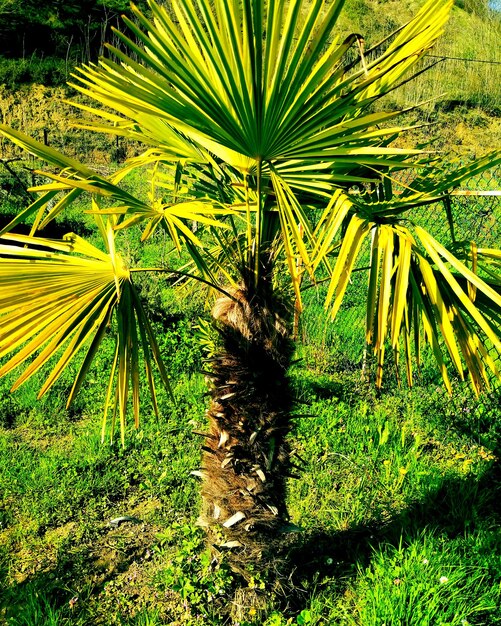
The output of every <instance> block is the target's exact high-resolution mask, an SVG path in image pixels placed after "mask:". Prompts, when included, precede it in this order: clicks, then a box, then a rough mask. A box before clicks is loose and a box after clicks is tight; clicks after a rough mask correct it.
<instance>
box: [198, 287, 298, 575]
mask: <svg viewBox="0 0 501 626" xmlns="http://www.w3.org/2000/svg"><path fill="white" fill-rule="evenodd" d="M232 295H233V298H234V299H231V298H227V297H224V298H220V299H219V300H218V301H217V303H216V305H215V307H214V310H213V316H214V318H215V320H216V323H217V326H218V329H219V331H220V333H221V336H222V346H221V348H220V352H219V354H218V355H216V356H215V357H214V358H213V359H211V360H210V364H209V367H210V372H209V373H208V375H209V379H210V395H211V404H210V408H209V409H208V412H207V413H208V419H209V432H208V433H207V434H206V437H205V442H204V443H205V445H204V452H203V460H202V477H203V485H202V500H203V505H202V514H201V518H200V523H201V524H202V525H204V526H205V527H206V528H207V531H208V535H209V541H210V543H211V545H212V546H213V547H214V548H215V550H216V551H224V552H227V556H226V558H227V560H228V562H229V564H230V566H231V567H232V568H233V569H234V570H236V571H239V572H240V573H241V574H243V575H244V576H246V575H247V573H248V565H249V564H250V563H252V564H253V571H254V572H255V571H256V569H266V568H268V566H269V565H270V563H271V562H272V561H273V560H274V558H275V557H276V550H277V547H278V544H279V543H281V541H282V539H283V537H281V533H282V531H283V530H284V528H285V527H286V526H287V520H288V515H287V510H286V506H285V483H286V478H287V476H288V475H289V474H290V473H291V467H292V465H291V459H290V449H289V444H288V443H287V440H286V435H287V433H288V431H289V428H290V426H289V423H290V422H289V416H290V408H291V394H290V388H289V382H288V380H287V377H286V371H287V367H288V365H289V360H290V355H291V342H290V340H289V337H288V332H287V330H286V326H285V324H284V322H283V318H282V317H281V316H280V315H279V314H277V312H276V311H277V310H278V307H277V303H276V302H274V301H270V298H266V299H264V298H262V299H259V298H258V297H256V296H255V297H254V298H253V299H252V300H251V299H250V298H249V296H248V293H247V292H246V291H245V290H244V289H241V290H239V291H236V292H234V293H233V294H232Z"/></svg>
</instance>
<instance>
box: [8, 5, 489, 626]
mask: <svg viewBox="0 0 501 626" xmlns="http://www.w3.org/2000/svg"><path fill="white" fill-rule="evenodd" d="M451 4H452V2H450V1H449V0H438V2H437V1H435V0H433V1H429V2H427V3H426V4H425V5H424V6H423V7H422V8H421V10H420V11H419V12H418V14H417V15H416V17H415V18H414V19H412V20H411V21H410V22H409V23H408V24H407V25H405V26H404V27H403V28H402V29H400V30H399V31H397V32H396V33H395V34H394V35H393V36H392V37H389V38H388V39H387V40H385V42H383V43H382V44H381V45H379V46H377V47H376V48H374V49H372V50H370V51H365V52H364V51H363V47H362V46H361V40H360V36H359V35H357V34H353V35H350V36H349V37H347V38H345V39H343V40H341V39H340V38H339V36H337V35H336V25H337V21H338V17H339V15H340V12H341V10H342V7H343V1H342V0H335V1H334V2H325V1H324V0H314V1H313V2H311V3H310V2H306V1H303V0H293V1H292V2H289V3H286V2H285V1H284V0H266V1H265V0H259V1H258V2H254V1H251V0H242V1H238V0H234V1H231V2H227V1H226V0H216V1H214V2H209V1H208V0H207V1H206V0H197V1H196V2H194V1H193V0H177V1H176V2H173V3H172V5H171V6H169V8H166V7H163V6H161V5H159V4H157V3H156V2H155V1H154V0H151V1H150V3H149V6H150V9H151V15H152V17H151V18H147V17H146V16H145V15H144V14H143V13H141V12H140V11H139V10H138V9H137V8H134V7H133V11H134V15H135V21H132V20H130V19H128V18H125V23H126V26H127V27H128V29H129V32H130V33H131V36H129V35H126V34H124V33H120V32H117V33H116V34H117V37H118V38H119V39H120V41H121V43H122V44H123V46H122V47H120V48H118V47H113V46H111V47H110V52H111V58H103V59H101V61H100V62H99V63H98V64H96V65H94V64H91V65H88V66H83V67H81V68H79V69H78V70H77V72H76V74H75V76H74V80H73V83H72V85H73V87H74V88H75V89H77V90H78V91H80V92H81V93H82V94H85V95H86V96H89V97H90V98H91V99H93V100H94V101H95V103H96V104H95V105H94V106H90V105H87V104H81V103H79V104H77V105H76V106H78V107H79V109H80V110H81V111H83V112H84V113H91V114H92V115H93V116H97V118H99V119H100V120H101V121H92V120H89V121H85V120H84V121H82V122H80V123H79V126H80V127H82V128H86V129H89V130H92V131H97V132H100V133H111V134H114V135H117V136H124V137H128V138H130V139H133V140H135V141H138V142H140V143H141V144H143V145H144V146H145V151H144V152H143V153H142V154H141V155H140V156H138V157H135V158H132V159H130V160H129V161H128V162H127V163H125V164H124V165H123V166H122V167H120V168H119V169H118V170H117V171H116V172H115V173H114V174H113V175H111V176H109V177H105V176H102V175H100V174H99V173H97V172H95V171H93V170H92V169H90V168H89V167H87V166H84V165H82V164H81V163H79V162H78V161H76V160H75V159H70V158H68V157H66V156H64V155H63V154H61V153H59V152H58V151H56V150H54V149H52V148H50V147H47V146H45V145H42V144H40V143H39V142H37V141H35V140H33V139H31V138H29V137H27V136H25V135H23V134H22V133H20V132H18V131H16V130H13V129H11V128H8V127H6V126H0V132H1V133H2V134H3V135H4V136H6V137H9V138H10V139H11V140H12V141H14V142H15V143H16V144H18V145H20V146H21V147H23V148H24V149H26V150H27V151H29V152H31V153H32V154H33V155H35V156H36V157H37V158H39V159H41V160H43V161H44V162H45V163H47V164H48V167H47V168H46V169H44V170H43V175H44V176H45V177H46V178H47V179H49V181H50V182H48V183H44V184H42V185H39V186H37V187H36V188H34V189H33V191H34V192H35V193H37V194H38V197H37V199H36V200H35V201H34V202H33V203H32V204H31V205H30V206H28V207H27V208H26V209H24V210H23V211H21V212H20V214H19V215H18V216H16V217H15V219H13V220H12V221H11V222H10V223H9V224H8V225H7V226H5V227H4V228H3V229H2V232H1V234H2V237H3V239H2V241H3V243H2V244H1V245H0V254H1V255H2V258H1V260H0V312H2V316H1V317H0V339H1V344H2V348H1V352H0V354H1V355H2V356H8V355H9V360H8V361H7V362H6V363H5V364H4V365H3V367H2V368H1V369H0V374H4V373H7V372H9V371H11V370H12V369H13V368H15V367H17V366H18V365H21V364H23V363H25V362H26V363H27V362H28V361H29V360H30V359H31V358H33V359H34V360H32V361H31V362H30V363H29V364H28V365H27V369H25V371H24V372H23V373H22V374H21V375H20V377H19V378H18V380H17V382H16V383H15V386H16V387H17V386H18V385H20V384H22V383H23V382H24V381H25V380H26V379H27V378H29V376H30V375H31V374H33V373H34V372H36V371H37V370H38V369H39V368H41V367H42V365H44V364H46V363H48V362H49V361H50V359H52V358H53V357H56V355H58V354H59V351H60V350H63V353H62V355H61V356H60V357H59V360H58V361H57V363H56V365H55V366H54V367H53V369H52V371H51V373H50V374H49V377H48V379H47V381H46V383H45V384H44V385H43V387H42V389H41V394H43V393H45V392H46V391H47V390H48V389H49V388H50V387H51V385H52V384H53V383H54V382H55V381H56V380H57V378H58V377H59V376H60V375H61V373H62V372H63V371H64V369H65V368H66V367H67V366H68V365H69V364H70V362H71V361H72V360H73V359H74V358H75V356H76V355H77V353H78V352H79V351H80V350H82V352H83V353H84V355H85V356H84V357H83V361H82V364H81V366H80V369H79V372H78V374H77V377H76V380H75V384H74V386H73V388H72V390H71V393H70V399H69V400H70V401H71V400H72V399H73V398H74V396H75V395H76V393H77V391H78V389H79V388H80V387H81V384H82V381H83V379H84V375H85V373H86V371H87V369H88V367H89V365H90V362H91V361H92V359H93V358H94V356H95V354H96V352H97V349H98V347H99V345H100V343H101V341H102V339H103V337H104V336H105V335H106V334H107V333H108V332H111V331H112V332H114V334H115V336H116V351H115V356H114V359H113V363H112V366H111V374H110V377H109V383H108V389H107V394H106V402H105V416H106V415H107V412H108V409H109V407H110V406H111V411H112V422H113V423H114V422H115V418H116V416H118V418H119V421H120V426H121V431H122V438H123V437H124V435H123V433H124V429H125V423H126V416H127V406H128V404H129V403H130V398H129V396H130V395H132V401H131V403H132V407H133V415H134V420H135V423H136V425H137V423H138V420H139V406H140V403H139V398H140V376H139V371H140V370H139V361H140V357H141V353H142V356H143V357H144V359H143V360H144V363H145V367H146V378H147V387H148V388H149V391H150V395H151V398H152V405H153V408H154V410H155V412H157V413H158V407H157V400H156V397H157V396H156V387H155V376H156V374H155V372H154V370H153V363H155V364H156V366H157V371H158V375H159V377H160V379H161V381H162V383H163V384H164V385H165V386H166V387H167V388H168V387H169V382H168V376H167V369H166V366H165V365H164V363H163V360H162V356H161V354H160V349H159V342H158V340H157V338H156V336H155V333H154V332H153V330H152V326H151V324H150V322H149V321H148V317H147V312H146V310H145V307H144V305H143V302H142V300H141V298H140V296H139V294H138V291H137V289H136V286H135V281H136V278H135V277H136V275H137V274H139V273H141V272H143V273H144V272H146V273H155V274H158V273H161V274H162V275H164V276H165V277H166V278H167V279H168V280H169V281H170V282H171V283H175V284H178V285H179V284H180V283H181V284H183V287H184V286H185V283H187V282H191V283H194V284H197V285H199V286H200V288H202V289H204V290H206V289H207V290H208V293H209V294H211V295H210V297H211V298H212V299H213V300H212V302H213V308H212V317H213V324H214V327H215V328H216V329H217V332H218V335H219V345H218V346H217V350H216V353H215V354H214V355H213V356H212V358H210V359H209V360H208V361H207V367H206V374H207V377H208V379H209V381H210V385H209V387H210V388H209V393H210V396H211V404H210V407H209V409H208V412H207V414H208V419H209V428H208V431H207V432H205V433H201V434H202V436H203V438H204V446H203V450H204V454H203V459H202V468H201V469H200V470H198V471H196V472H194V473H195V474H196V475H198V476H200V477H201V479H202V495H203V505H202V515H201V519H200V523H201V524H202V525H204V526H205V527H206V529H207V531H208V533H209V538H210V542H211V544H213V545H216V546H218V549H220V550H223V551H227V552H228V558H229V559H230V561H231V564H232V567H233V568H234V570H235V571H238V572H240V573H241V574H243V575H244V576H246V577H247V578H248V577H249V563H250V562H251V563H252V562H253V563H260V564H261V566H262V567H266V566H267V564H268V563H269V562H270V560H275V559H276V557H277V550H278V547H279V545H280V544H281V542H282V537H283V534H282V533H283V532H284V531H287V530H290V528H291V527H290V526H289V525H288V523H287V522H288V514H287V508H286V503H285V492H286V479H287V477H288V476H291V475H292V476H294V475H296V472H297V469H299V468H298V467H297V466H300V460H298V459H297V458H296V457H295V456H294V454H293V452H292V450H291V447H290V443H289V440H288V439H287V435H288V433H289V431H290V428H291V420H290V415H291V409H292V404H293V399H292V394H291V391H290V386H289V382H288V378H287V369H288V366H289V364H290V361H291V357H292V352H293V343H292V340H291V339H292V329H293V323H294V317H295V314H296V315H299V313H300V312H301V310H302V307H303V299H302V291H303V288H305V287H307V286H310V285H314V284H318V283H320V282H321V281H322V282H325V284H326V285H327V292H326V297H325V302H324V306H325V311H326V314H327V316H328V317H329V318H330V319H332V320H334V319H335V317H336V315H337V313H338V311H339V309H340V307H341V305H342V302H343V298H344V296H345V293H346V289H347V286H348V283H349V281H350V279H351V277H352V276H353V273H354V272H355V271H358V270H360V271H365V272H366V275H367V280H368V288H367V307H366V339H367V343H368V344H369V345H370V346H371V348H372V350H373V351H374V355H375V360H376V364H377V372H376V384H377V385H378V386H381V384H382V376H383V367H384V365H385V360H386V353H387V352H388V351H389V352H392V353H393V354H394V357H395V361H396V363H397V367H398V366H399V363H400V361H403V364H404V367H405V371H406V375H407V379H408V381H409V383H410V384H412V380H413V367H414V365H415V362H416V361H417V364H418V366H419V364H420V363H421V348H422V344H423V342H424V343H427V344H429V345H430V346H431V350H432V353H433V355H434V358H435V361H436V364H437V366H438V370H439V371H440V374H441V376H442V378H443V380H444V383H445V386H446V388H447V389H448V391H449V392H452V384H451V382H450V379H449V374H448V367H449V365H448V360H449V361H450V363H451V364H452V367H453V368H454V369H455V370H456V371H457V373H458V376H459V377H460V378H463V377H464V374H465V371H467V372H468V375H469V378H470V382H471V384H472V386H473V388H474V390H475V392H476V393H480V391H481V390H482V389H483V388H485V387H487V388H488V387H489V385H490V379H491V377H492V376H499V372H498V369H497V367H496V364H495V361H494V359H493V357H492V356H491V351H492V350H494V351H497V352H499V351H500V350H501V341H500V331H499V321H500V314H499V311H500V305H501V296H500V294H499V286H500V284H501V282H500V277H499V276H500V273H499V269H500V262H501V252H500V251H499V250H494V249H483V248H480V247H478V246H477V245H476V244H470V245H468V246H464V247H462V248H459V247H456V249H455V250H454V252H452V251H451V250H450V249H448V248H446V247H445V246H444V245H442V244H441V243H440V242H438V241H437V240H436V239H435V238H434V237H432V236H431V235H430V234H429V233H428V232H426V231H425V230H424V229H423V228H422V227H420V226H418V225H416V224H414V223H413V219H412V215H413V213H412V212H413V210H415V209H417V208H418V207H432V206H433V204H435V203H437V202H447V201H448V199H449V197H450V195H451V193H454V189H456V188H457V187H458V186H459V185H460V184H461V182H462V181H463V180H465V179H466V178H468V177H470V176H472V175H474V174H477V173H479V172H481V171H482V170H484V169H486V168H488V167H490V166H492V165H493V164H496V163H499V162H501V153H500V152H499V151H497V152H492V153H491V154H489V155H487V156H486V157H483V158H480V159H478V160H477V161H476V162H473V163H471V164H469V165H467V166H464V167H459V168H456V169H453V170H449V169H448V168H447V167H446V165H444V164H443V163H442V162H441V161H440V159H439V157H438V156H437V155H435V154H433V153H429V152H426V151H424V150H422V149H419V148H417V149H410V148H404V147H396V146H395V143H394V140H395V139H396V138H398V137H399V136H400V135H402V134H403V133H404V132H405V131H406V130H407V127H401V126H395V125H394V122H393V120H394V119H395V118H396V117H397V115H398V114H399V113H400V111H387V112H374V108H373V104H374V103H375V102H376V101H377V100H379V99H380V98H382V97H383V96H384V95H386V94H387V93H389V92H390V91H392V90H393V89H395V88H397V87H398V86H399V85H400V84H402V83H403V82H404V81H405V80H407V79H408V77H409V73H410V71H411V70H412V68H413V66H414V64H415V63H416V61H417V60H418V59H419V58H421V57H422V56H423V55H424V54H425V53H426V52H427V51H428V50H429V49H430V47H431V46H432V45H433V44H434V42H435V40H436V39H437V37H438V36H439V35H440V33H441V32H442V30H443V27H444V24H445V22H446V20H447V16H448V13H449V10H450V8H451ZM136 42H139V43H136ZM124 50H127V51H128V52H125V51H124ZM354 53H355V59H356V60H355V61H354V60H353V54H354ZM132 172H136V174H137V173H138V172H142V173H143V175H144V176H146V177H147V178H148V185H147V186H146V188H145V189H144V190H143V193H142V194H136V195H135V194H134V193H132V192H131V191H129V190H128V189H127V186H126V179H127V176H129V175H130V174H131V173H132ZM404 173H405V174H406V176H405V177H403V174H404ZM85 196H87V197H90V200H89V207H88V212H89V213H90V214H91V215H93V216H94V218H95V221H96V225H97V227H98V230H99V232H100V234H101V237H102V241H103V246H102V247H103V249H98V248H97V247H95V246H91V245H90V244H89V243H87V242H85V241H84V240H83V239H81V238H79V237H77V236H75V235H72V234H69V235H67V236H66V237H65V238H64V239H63V241H53V240H48V239H44V238H40V237H39V236H37V234H36V232H37V230H38V229H39V228H43V227H44V226H45V225H46V224H48V223H49V222H50V221H51V220H52V219H54V218H55V217H56V216H58V215H59V213H60V212H61V211H63V210H65V209H66V208H67V207H68V206H69V205H71V204H72V203H73V202H74V201H76V200H77V199H79V201H81V199H82V198H83V197H85ZM28 218H32V219H33V220H34V221H33V226H32V231H31V234H30V235H29V236H20V235H15V234H12V230H13V229H14V228H15V227H16V226H17V225H18V224H19V223H21V222H22V221H23V220H26V219H28ZM137 226H139V227H140V228H141V229H142V237H141V238H142V241H147V240H148V239H149V238H150V237H152V236H153V234H154V233H155V232H156V231H157V230H159V229H162V230H163V231H164V232H165V235H166V238H168V240H169V241H170V242H171V244H170V245H172V249H173V251H174V252H175V253H177V254H178V255H179V254H181V253H184V254H187V255H188V258H189V261H188V262H187V263H184V264H183V263H181V264H180V263H179V262H177V261H176V260H175V259H174V260H171V258H170V257H166V258H163V259H162V261H159V263H158V264H157V265H155V266H151V267H144V266H141V265H140V264H138V265H137V266H134V265H132V266H129V265H127V264H126V263H125V262H124V260H123V257H122V256H121V255H120V253H119V252H118V249H119V247H120V241H121V238H122V237H124V236H125V233H126V231H127V230H128V229H130V228H132V227H137ZM364 247H368V248H369V258H370V264H369V266H368V268H367V267H365V268H364V267H362V268H359V267H357V263H358V260H359V259H360V256H361V251H362V250H363V249H364ZM14 285H15V288H16V296H15V298H14V300H13V299H12V289H13V287H14ZM214 294H216V299H215V302H214ZM113 320H115V321H114V322H113ZM206 343H207V341H206ZM413 345H414V356H413V354H412V346H413ZM402 355H403V357H402ZM166 356H167V358H168V357H169V355H166ZM414 357H415V358H414ZM56 358H57V357H56ZM382 437H383V435H382V434H381V438H382ZM381 445H382V444H381ZM188 582H189V581H188ZM187 584H188V583H187ZM190 584H191V583H190ZM305 619H306V618H305Z"/></svg>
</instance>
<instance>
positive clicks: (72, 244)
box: [0, 223, 169, 436]
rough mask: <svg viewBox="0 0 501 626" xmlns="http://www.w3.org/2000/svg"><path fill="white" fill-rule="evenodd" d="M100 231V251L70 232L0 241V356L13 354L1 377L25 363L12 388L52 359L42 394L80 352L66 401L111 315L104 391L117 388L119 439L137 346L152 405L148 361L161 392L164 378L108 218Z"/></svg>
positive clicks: (135, 386)
mask: <svg viewBox="0 0 501 626" xmlns="http://www.w3.org/2000/svg"><path fill="white" fill-rule="evenodd" d="M106 234H107V237H106V246H107V252H106V253H104V252H102V251H100V250H99V249H98V248H96V247H94V246H92V245H91V244H89V243H88V242H86V241H84V240H83V239H81V238H80V237H78V236H77V235H75V234H72V233H71V234H69V235H66V236H65V237H64V239H63V240H62V241H55V240H51V239H44V238H40V237H30V236H24V235H10V234H9V235H4V236H3V237H2V238H1V239H0V242H1V243H0V310H1V312H2V315H1V317H0V346H1V349H0V358H2V357H7V356H9V355H12V356H10V358H9V359H8V360H7V361H6V362H5V363H4V364H3V366H2V367H1V368H0V376H2V375H4V374H7V373H8V372H10V371H12V370H14V369H15V368H16V367H18V366H20V365H22V364H25V366H26V367H25V369H24V371H23V372H22V373H21V375H20V376H19V377H18V378H17V380H16V382H15V383H14V385H13V389H16V388H17V387H19V385H21V384H22V383H24V382H25V381H26V380H28V378H30V376H32V375H33V374H35V373H36V372H37V371H39V370H40V368H42V367H43V366H44V365H46V364H47V362H48V361H49V360H51V359H53V358H57V361H56V363H55V365H51V371H50V374H49V375H48V377H47V379H46V381H45V383H44V384H43V385H42V387H41V389H40V392H39V397H41V396H43V395H44V394H45V393H46V392H47V391H48V390H49V389H50V388H51V387H52V385H53V384H54V383H55V382H56V381H57V380H58V378H59V377H60V376H61V374H62V373H63V372H64V370H65V369H66V368H67V367H68V365H69V364H70V363H71V362H72V361H73V360H74V359H75V357H76V356H77V354H78V353H79V352H80V351H82V352H83V353H84V356H83V360H81V363H80V368H79V372H78V374H77V376H76V378H75V381H74V384H73V388H72V390H71V393H70V396H69V399H68V404H69V403H71V401H72V400H73V398H74V397H75V395H76V393H77V392H78V390H79V388H80V387H81V384H82V382H83V379H84V376H85V374H86V372H87V370H88V368H89V366H90V364H91V362H92V359H93V357H94V355H95V353H96V351H97V349H98V347H99V345H100V343H101V341H102V340H103V338H104V336H105V335H106V333H107V332H108V331H109V328H110V325H112V317H113V315H114V314H115V315H116V328H117V330H116V341H117V346H116V359H115V365H114V366H113V368H112V371H111V375H110V389H111V388H112V387H113V385H115V388H116V391H115V393H114V394H113V395H114V398H112V403H113V404H114V405H115V407H118V411H119V416H120V423H121V431H122V436H123V431H124V426H125V417H126V408H127V402H128V396H129V390H130V389H132V397H133V412H134V416H135V420H136V422H137V420H138V419H139V374H138V372H139V369H138V368H139V346H141V347H142V351H143V355H144V360H145V364H146V370H147V378H148V384H149V388H150V392H151V395H152V400H153V405H154V407H155V408H156V392H155V383H154V379H153V375H152V371H151V364H152V363H153V362H156V364H157V366H158V369H159V372H160V376H161V379H162V382H163V384H164V385H165V386H166V387H167V389H169V383H168V379H167V374H166V371H165V367H164V365H163V363H162V360H161V358H160V353H159V349H158V346H157V343H156V340H155V338H154V335H153V332H152V329H151V327H150V326H149V324H148V322H147V321H146V318H145V313H144V310H143V307H142V304H141V302H140V299H139V297H138V294H137V292H136V290H135V288H134V285H133V284H132V282H131V278H130V272H129V270H128V269H127V267H126V266H125V265H124V263H123V261H122V259H121V257H120V255H119V254H118V253H116V251H115V248H114V236H113V230H112V228H111V224H110V223H108V227H107V229H106ZM138 329H139V330H138ZM115 371H116V381H115ZM108 400H109V398H108V399H107V403H108ZM106 408H107V407H106ZM114 411H116V408H115V409H114Z"/></svg>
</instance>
